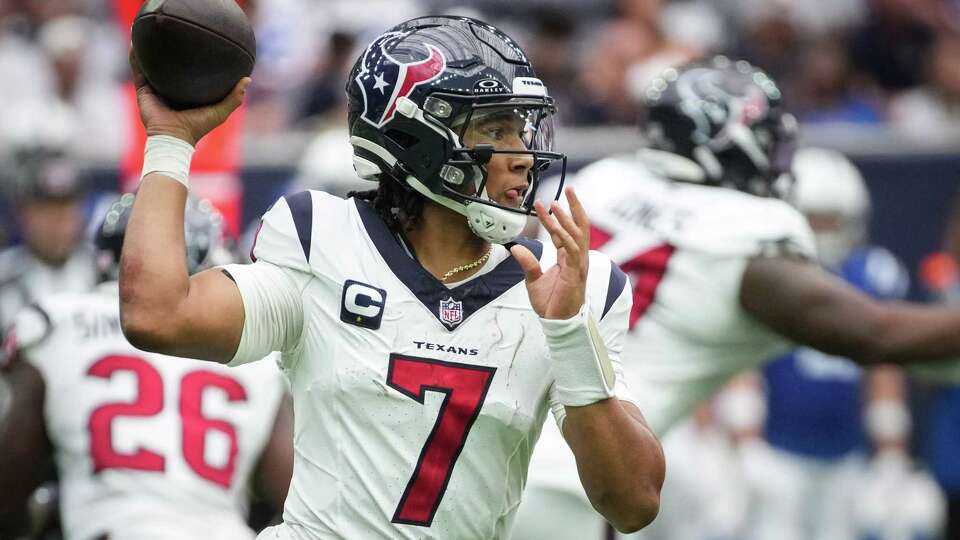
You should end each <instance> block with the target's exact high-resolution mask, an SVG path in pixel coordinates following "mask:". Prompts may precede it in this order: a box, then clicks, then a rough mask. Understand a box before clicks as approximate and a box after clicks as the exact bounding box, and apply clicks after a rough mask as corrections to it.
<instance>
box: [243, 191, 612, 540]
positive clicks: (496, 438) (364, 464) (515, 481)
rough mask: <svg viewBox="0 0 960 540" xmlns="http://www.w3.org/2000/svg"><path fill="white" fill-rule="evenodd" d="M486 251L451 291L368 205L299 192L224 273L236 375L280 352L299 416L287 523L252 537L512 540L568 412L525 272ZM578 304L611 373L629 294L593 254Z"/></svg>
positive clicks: (502, 254)
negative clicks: (538, 454) (230, 295)
mask: <svg viewBox="0 0 960 540" xmlns="http://www.w3.org/2000/svg"><path fill="white" fill-rule="evenodd" d="M526 245H527V246H528V247H529V248H530V249H531V251H533V252H534V253H535V254H537V255H539V257H540V260H541V263H542V264H543V265H544V267H545V268H546V267H549V266H551V265H553V264H554V261H555V257H556V252H555V251H554V250H552V249H550V248H546V247H543V246H541V245H540V244H539V243H538V242H529V243H527V244H526ZM494 250H495V251H494V254H493V256H492V257H491V258H490V261H488V262H487V264H486V265H485V266H484V268H483V269H482V271H481V272H480V273H479V274H478V275H477V276H475V277H473V278H472V279H469V280H466V281H465V282H463V283H461V284H459V285H457V286H455V287H453V288H449V287H447V286H445V285H444V284H443V283H441V282H440V281H439V280H437V279H436V278H435V277H433V276H432V275H431V274H429V273H428V272H427V271H426V270H425V269H423V267H421V266H420V264H419V263H417V262H416V261H415V260H414V259H413V258H412V257H411V256H410V255H409V254H408V253H407V252H406V251H405V250H404V248H403V247H402V245H401V244H400V243H399V241H398V240H397V238H395V237H394V235H393V234H392V233H391V231H390V230H389V229H388V227H387V226H386V224H385V223H384V222H383V221H382V220H381V219H380V218H379V216H378V215H377V214H376V212H375V211H374V210H373V208H372V207H371V206H370V205H368V204H367V203H365V202H360V201H357V200H354V199H349V200H342V199H338V198H335V197H332V196H330V195H327V194H325V193H321V192H303V193H300V194H297V195H293V196H290V197H286V198H284V199H281V200H280V201H278V203H277V204H276V205H275V206H274V207H273V208H272V209H271V210H270V211H269V212H268V213H267V214H266V215H265V216H264V219H263V222H262V227H261V231H260V233H259V237H258V240H257V243H256V245H255V248H254V256H255V258H256V260H257V262H256V263H255V264H253V265H245V266H231V267H228V272H229V273H230V274H231V275H232V276H233V277H234V279H235V280H236V282H237V284H238V286H239V288H240V291H241V294H242V296H243V301H244V305H245V308H246V324H245V328H244V334H243V338H242V342H241V345H240V350H239V351H238V353H237V357H236V358H235V359H234V362H233V363H234V364H239V363H243V362H247V361H251V360H254V359H256V358H258V357H259V356H261V355H262V353H263V352H264V351H269V350H281V351H283V360H282V365H283V367H284V369H285V371H286V374H287V377H288V379H289V381H290V384H291V387H292V392H293V399H294V407H295V419H296V420H295V422H296V425H295V431H296V439H295V440H296V456H295V465H294V474H293V483H292V485H291V487H290V494H289V497H288V498H287V504H286V508H285V511H284V524H283V525H281V526H279V527H277V528H273V529H268V530H267V531H265V532H264V533H262V534H261V536H260V538H285V539H297V540H307V539H328V538H347V539H355V538H357V539H359V538H363V539H369V538H383V539H398V538H405V539H426V538H430V539H434V538H439V539H470V540H483V539H493V538H507V537H509V530H510V528H511V526H512V522H513V516H514V513H515V511H516V508H517V506H518V505H519V503H520V495H521V492H522V491H523V487H524V483H525V481H526V473H527V466H528V463H529V459H530V454H531V452H532V450H533V446H534V444H535V443H536V441H537V438H538V436H539V434H540V430H541V428H542V425H543V423H544V420H545V418H546V415H547V412H548V410H550V409H553V413H554V416H555V417H557V420H558V422H559V421H562V418H563V417H564V409H563V407H562V405H560V404H559V402H558V401H557V399H556V395H555V391H554V389H553V379H552V376H551V372H550V360H549V356H548V351H547V346H546V342H545V339H544V336H543V332H542V329H541V324H540V320H539V318H538V317H537V315H536V313H535V312H534V311H533V309H532V308H531V306H530V302H529V299H528V297H527V291H526V287H525V285H524V276H523V272H522V271H521V269H520V267H519V265H518V264H517V263H516V261H515V260H514V259H513V258H512V257H509V256H508V255H507V251H506V249H505V248H504V247H503V246H494ZM587 296H588V302H589V306H590V308H591V310H592V311H593V314H594V317H595V319H596V320H597V321H598V325H599V328H600V332H601V335H602V336H603V339H604V341H605V343H606V346H607V348H608V352H609V355H610V358H611V360H612V362H613V363H614V368H615V370H616V372H617V373H618V375H620V364H619V353H620V349H621V342H622V337H623V334H624V333H625V332H626V330H627V318H628V316H629V311H630V293H629V286H628V285H627V279H626V277H625V275H624V274H623V273H622V272H620V270H619V269H618V268H617V267H616V266H615V265H612V264H611V263H610V261H609V259H607V258H606V257H604V256H603V255H600V254H598V253H592V254H591V260H590V273H589V279H588V293H587ZM618 383H619V384H618V386H617V393H618V396H621V397H623V398H626V397H627V393H626V388H625V387H624V385H623V377H622V376H618Z"/></svg>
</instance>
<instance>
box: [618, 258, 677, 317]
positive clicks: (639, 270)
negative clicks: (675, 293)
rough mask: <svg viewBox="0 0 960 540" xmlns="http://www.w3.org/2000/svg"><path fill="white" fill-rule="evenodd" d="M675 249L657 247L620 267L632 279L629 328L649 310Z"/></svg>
mask: <svg viewBox="0 0 960 540" xmlns="http://www.w3.org/2000/svg"><path fill="white" fill-rule="evenodd" d="M674 251H676V249H675V248H674V247H673V246H670V245H666V244H664V245H661V246H657V247H655V248H653V249H651V250H648V251H645V252H643V253H641V254H640V255H637V256H636V257H634V258H633V259H630V260H629V261H627V262H626V263H624V264H622V265H620V268H621V269H622V270H623V272H624V273H625V274H627V275H629V276H630V277H631V279H633V309H632V310H631V311H630V328H633V326H634V325H635V324H637V321H638V320H639V319H640V317H643V315H644V314H645V313H646V312H647V310H648V309H650V305H651V304H653V299H654V297H655V296H656V294H657V287H659V286H660V282H661V281H663V276H664V275H665V274H666V273H667V265H668V264H669V263H670V257H672V256H673V252H674Z"/></svg>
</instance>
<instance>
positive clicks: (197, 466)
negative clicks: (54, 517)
mask: <svg viewBox="0 0 960 540" xmlns="http://www.w3.org/2000/svg"><path fill="white" fill-rule="evenodd" d="M117 291H118V289H117V285H116V284H115V283H114V284H105V285H103V286H101V287H100V288H97V289H96V291H94V292H91V293H87V294H73V295H57V296H53V297H49V298H47V299H45V300H43V301H41V302H40V303H38V304H37V305H36V306H33V307H28V308H25V309H24V310H22V311H21V312H20V314H19V315H18V317H17V320H16V323H15V327H14V332H15V335H16V339H17V340H18V342H19V345H20V346H21V347H22V355H23V357H24V358H25V360H26V361H28V362H30V363H31V364H32V365H33V366H35V367H36V368H37V369H38V370H39V371H40V373H41V374H42V377H43V380H44V383H45V388H46V393H45V399H44V418H45V423H46V430H47V434H48V436H49V438H50V441H51V443H52V445H53V447H54V457H55V460H56V463H57V467H58V470H59V473H60V487H61V497H62V500H61V514H62V522H63V526H64V529H65V532H66V535H67V538H68V539H78V540H90V539H94V538H101V537H106V536H109V538H110V540H143V539H147V540H153V539H158V540H159V539H164V540H173V539H178V540H182V539H196V540H214V539H223V540H235V539H243V538H247V539H250V538H253V537H254V533H253V531H251V530H250V529H249V528H248V527H247V526H246V524H245V517H246V497H247V485H248V480H249V479H250V477H251V474H252V472H253V470H254V468H255V465H256V463H257V462H258V460H259V458H260V454H261V453H262V451H263V448H264V446H265V445H266V443H267V441H268V440H269V437H270V435H271V433H272V431H273V425H274V422H275V420H276V416H277V411H278V407H279V405H280V402H281V399H282V396H283V393H284V392H285V387H284V381H283V378H282V376H281V374H280V371H279V369H277V366H276V363H275V362H261V363H260V364H258V365H256V366H250V367H248V368H243V369H230V368H228V367H226V366H222V365H218V364H215V363H212V362H202V361H199V360H187V359H182V358H172V357H166V356H160V355H155V354H150V353H145V352H142V351H139V350H137V349H135V348H134V347H133V346H132V345H130V344H129V343H127V341H126V340H125V339H124V337H123V333H122V332H121V330H120V318H119V297H118V294H117Z"/></svg>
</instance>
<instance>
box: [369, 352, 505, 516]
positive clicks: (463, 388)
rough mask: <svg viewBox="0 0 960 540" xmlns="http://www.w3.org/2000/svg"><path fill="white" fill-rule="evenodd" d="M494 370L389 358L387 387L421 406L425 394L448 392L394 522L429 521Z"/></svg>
mask: <svg viewBox="0 0 960 540" xmlns="http://www.w3.org/2000/svg"><path fill="white" fill-rule="evenodd" d="M496 371H497V368H495V367H487V366H474V365H470V364H457V363H454V362H444V361H442V360H433V359H431V358H416V357H408V356H402V355H398V354H391V355H390V367H389V370H388V371H387V384H388V385H390V387H391V388H394V389H395V390H397V391H399V392H401V393H403V394H404V395H406V396H408V397H409V398H411V399H414V400H416V401H417V402H418V403H421V404H422V403H423V402H424V397H425V395H426V392H427V391H428V390H429V391H432V392H440V393H443V394H446V395H445V396H444V398H443V404H442V405H441V406H440V412H439V414H437V421H436V423H435V424H434V425H433V430H432V431H431V432H430V435H429V436H428V437H427V441H426V442H425V443H424V445H423V450H422V451H421V452H420V458H419V459H418V460H417V466H416V467H415V468H414V469H413V475H412V476H411V477H410V481H409V482H408V483H407V488H406V489H405V490H404V491H403V496H402V497H401V498H400V504H399V505H397V511H396V512H395V513H394V514H393V520H392V521H393V523H404V524H407V525H421V526H425V527H429V526H430V524H431V523H432V522H433V516H434V514H436V513H437V508H438V507H439V506H440V500H441V499H442V498H443V493H444V491H446V489H447V483H448V482H450V476H451V475H452V474H453V466H454V464H455V463H456V462H457V458H458V457H460V452H461V451H462V450H463V445H464V444H465V443H466V441H467V434H468V433H469V432H470V427H471V426H473V422H474V421H475V420H476V419H477V416H478V415H479V414H480V408H481V407H483V400H484V399H486V397H487V390H488V389H489V388H490V383H491V382H493V374H494V373H495V372H496Z"/></svg>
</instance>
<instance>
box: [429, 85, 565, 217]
mask: <svg viewBox="0 0 960 540" xmlns="http://www.w3.org/2000/svg"><path fill="white" fill-rule="evenodd" d="M555 112H556V108H555V107H554V106H553V103H552V101H551V100H548V99H543V98H525V97H516V98H510V99H507V100H503V99H502V98H501V99H499V100H496V101H488V102H484V101H478V102H477V103H474V105H473V107H472V108H471V109H470V111H469V113H467V114H466V115H464V116H462V117H461V118H458V119H457V120H455V121H454V122H453V130H454V131H455V132H456V133H457V135H458V137H459V140H460V142H461V144H462V145H463V146H462V147H461V148H457V149H455V150H454V155H455V156H458V157H457V158H456V159H454V160H452V161H450V162H448V163H449V164H451V165H456V166H458V167H461V168H463V167H469V168H470V169H472V170H473V171H474V172H475V174H473V175H472V177H473V178H474V182H473V183H464V184H461V185H455V183H445V184H444V185H445V188H446V189H448V190H450V191H452V192H453V193H451V195H453V194H454V193H455V194H456V198H459V199H462V200H466V201H470V202H478V203H481V204H491V205H494V206H498V207H501V208H504V209H507V210H511V211H516V212H521V213H524V214H530V213H532V212H533V202H534V201H535V200H536V192H537V188H538V187H539V185H540V179H541V177H542V175H543V173H544V172H545V171H547V170H548V169H550V168H551V166H552V165H554V164H555V163H556V162H559V164H558V165H559V167H560V168H561V170H560V171H555V172H559V174H560V175H561V178H562V177H563V173H564V172H565V169H566V157H565V156H564V155H563V154H559V153H557V152H554V133H555V132H554V123H553V115H554V113H555ZM504 159H506V160H510V164H509V165H508V166H503V165H502V164H497V165H496V166H495V165H494V163H493V161H494V160H504ZM518 166H522V167H524V168H526V170H527V174H526V176H527V178H526V180H527V185H526V188H525V189H524V190H523V193H520V194H517V193H516V190H514V193H513V195H512V196H511V200H509V201H503V200H500V201H497V200H495V199H497V198H498V195H499V193H491V192H490V191H489V190H488V187H490V188H492V187H493V186H492V182H491V178H490V174H491V172H492V171H493V170H504V169H509V170H515V168H516V167H518ZM561 185H562V183H561ZM517 195H519V198H518V197H517ZM558 196H559V189H558V191H557V193H556V194H555V195H554V199H556V198H557V197H558Z"/></svg>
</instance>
